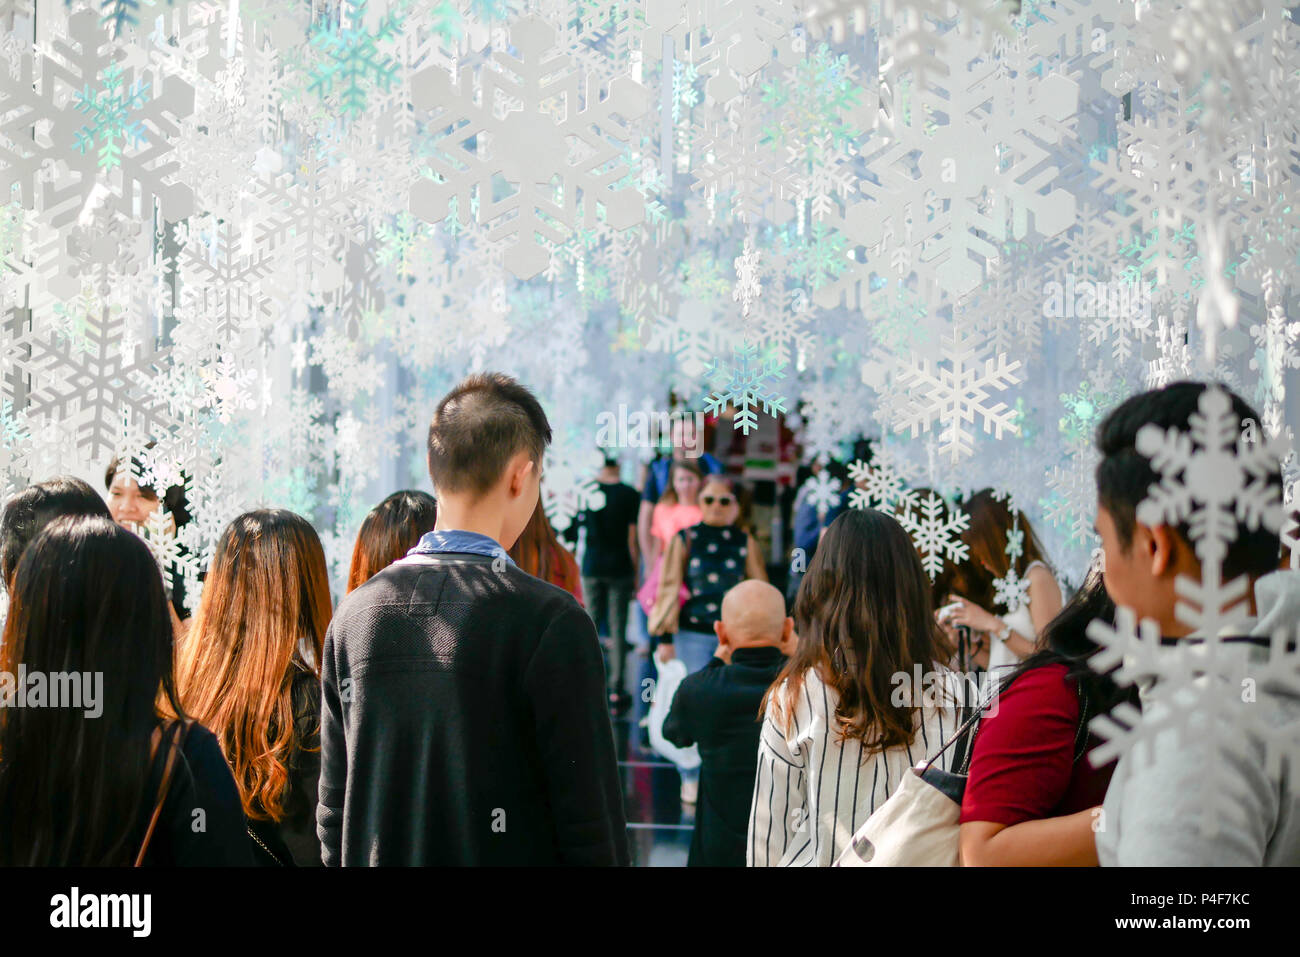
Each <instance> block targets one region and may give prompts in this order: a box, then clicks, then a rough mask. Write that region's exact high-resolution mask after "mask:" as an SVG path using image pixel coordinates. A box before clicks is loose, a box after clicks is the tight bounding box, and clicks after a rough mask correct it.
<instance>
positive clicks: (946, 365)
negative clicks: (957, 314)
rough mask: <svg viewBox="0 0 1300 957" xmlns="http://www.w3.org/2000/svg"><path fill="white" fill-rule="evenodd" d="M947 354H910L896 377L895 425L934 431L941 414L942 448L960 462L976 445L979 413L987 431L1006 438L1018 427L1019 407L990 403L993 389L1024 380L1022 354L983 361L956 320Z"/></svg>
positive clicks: (901, 428) (947, 341)
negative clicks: (934, 359) (1018, 372)
mask: <svg viewBox="0 0 1300 957" xmlns="http://www.w3.org/2000/svg"><path fill="white" fill-rule="evenodd" d="M941 354H942V358H941V359H940V360H939V362H938V363H932V362H931V361H930V359H928V358H925V357H918V356H917V355H916V354H915V353H913V355H912V358H911V360H910V361H909V362H908V364H907V365H906V366H905V367H904V369H903V370H902V372H901V373H900V374H899V376H898V379H897V381H896V383H895V389H896V395H898V396H899V398H900V403H899V406H898V407H897V408H896V410H895V414H894V431H895V432H902V431H904V430H905V429H910V430H911V433H912V436H913V437H915V436H916V435H917V434H918V433H920V432H929V431H930V427H931V426H932V425H933V424H934V422H935V421H936V420H937V421H938V422H939V424H940V425H941V426H942V430H941V431H940V433H939V451H940V452H941V453H945V454H947V455H948V457H949V459H950V461H951V462H952V463H953V464H954V465H955V464H956V463H957V462H959V461H960V460H961V459H962V458H963V457H966V456H969V455H971V454H972V453H973V452H974V450H975V445H974V443H975V436H974V434H973V432H972V431H971V429H972V427H973V426H974V424H975V418H976V416H979V418H980V419H982V420H983V423H984V431H985V432H986V433H988V432H992V433H993V434H994V437H995V438H998V439H1000V438H1002V434H1003V432H1010V433H1011V434H1012V435H1016V434H1018V433H1019V431H1020V430H1019V426H1017V424H1016V413H1015V410H1014V409H1012V408H1009V407H1008V406H1007V404H1006V403H1005V402H998V403H995V404H991V403H990V401H989V400H990V398H991V396H990V392H991V391H992V390H997V391H999V392H1001V391H1003V390H1005V389H1007V388H1008V387H1010V386H1012V385H1015V384H1017V383H1019V382H1020V381H1021V376H1018V375H1016V374H1015V373H1016V370H1017V369H1019V368H1020V360H1018V359H1017V360H1015V361H1014V362H1009V361H1007V357H1006V355H1005V354H1004V353H999V354H997V355H996V356H990V357H986V358H984V360H983V364H982V366H981V364H980V358H979V354H980V349H979V347H978V345H977V343H976V342H975V341H974V340H973V339H971V338H970V337H968V335H967V334H966V332H965V330H963V329H962V328H960V327H957V326H954V327H953V329H952V331H951V333H950V334H949V335H948V336H947V337H946V338H945V340H944V345H943V350H942V353H941Z"/></svg>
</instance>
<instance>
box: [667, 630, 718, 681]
mask: <svg viewBox="0 0 1300 957" xmlns="http://www.w3.org/2000/svg"><path fill="white" fill-rule="evenodd" d="M717 650H718V636H717V635H715V634H714V633H713V632H711V631H686V630H685V629H683V630H682V631H679V632H677V634H676V635H674V636H673V651H675V652H676V653H677V657H678V658H680V659H682V663H683V664H684V665H686V673H687V674H688V675H690V674H694V673H695V672H697V671H700V670H701V669H703V668H704V667H705V666H706V665H708V663H709V659H710V658H712V657H713V655H714V653H715V652H716V651H717Z"/></svg>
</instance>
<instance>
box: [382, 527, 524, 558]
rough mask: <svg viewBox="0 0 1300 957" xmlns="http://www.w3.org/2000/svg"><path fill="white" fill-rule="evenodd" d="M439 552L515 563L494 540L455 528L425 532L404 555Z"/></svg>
mask: <svg viewBox="0 0 1300 957" xmlns="http://www.w3.org/2000/svg"><path fill="white" fill-rule="evenodd" d="M439 552H459V553H461V554H466V553H468V554H470V555H486V556H487V557H488V558H504V559H505V560H506V561H508V562H509V563H510V564H511V565H513V564H514V563H515V562H514V559H512V558H511V557H510V556H509V554H507V553H506V550H505V549H504V548H502V547H501V543H500V542H498V541H497V540H496V539H494V538H490V537H489V536H487V535H482V534H480V533H478V532H465V531H461V530H460V529H455V528H453V529H448V530H446V531H442V532H439V531H433V532H425V533H424V534H423V535H421V536H420V540H419V541H418V542H416V543H415V547H414V548H412V549H411V550H410V551H409V552H407V553H406V554H408V555H435V554H437V553H439Z"/></svg>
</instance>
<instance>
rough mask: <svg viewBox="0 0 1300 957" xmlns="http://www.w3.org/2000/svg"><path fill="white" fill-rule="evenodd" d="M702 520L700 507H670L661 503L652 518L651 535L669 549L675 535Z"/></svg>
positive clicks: (680, 505)
mask: <svg viewBox="0 0 1300 957" xmlns="http://www.w3.org/2000/svg"><path fill="white" fill-rule="evenodd" d="M701 518H702V516H701V514H700V507H699V506H698V505H682V504H680V503H679V504H677V505H669V504H668V503H667V502H660V503H659V504H658V505H656V506H655V510H654V513H653V514H652V515H651V516H650V534H651V535H653V536H654V537H655V538H657V539H659V544H660V545H661V546H662V547H663V548H667V547H668V543H669V542H671V541H672V540H673V536H674V535H676V534H677V533H678V532H680V531H681V530H682V529H683V528H690V527H691V526H692V525H698V524H700V519H701Z"/></svg>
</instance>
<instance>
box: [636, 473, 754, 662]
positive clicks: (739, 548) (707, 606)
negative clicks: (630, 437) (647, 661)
mask: <svg viewBox="0 0 1300 957" xmlns="http://www.w3.org/2000/svg"><path fill="white" fill-rule="evenodd" d="M698 502H699V506H700V515H701V521H700V523H699V524H698V525H693V526H691V527H690V528H686V529H683V530H682V531H681V532H679V533H678V534H677V535H675V536H674V537H673V539H672V541H671V542H669V544H668V550H667V551H666V552H665V554H664V565H663V573H662V575H661V576H660V579H659V590H658V594H657V596H656V598H655V604H654V608H653V610H652V611H651V614H650V629H649V630H650V633H651V634H652V635H657V636H660V638H659V644H658V648H657V650H656V654H657V655H658V657H659V660H660V661H667V660H669V659H670V658H672V657H673V656H674V655H676V656H678V657H680V658H681V659H682V661H683V662H684V663H685V665H686V670H687V671H688V672H694V671H699V670H700V669H701V668H703V667H704V666H705V665H707V664H708V663H709V659H710V658H712V657H713V654H714V652H715V651H717V648H718V639H717V636H716V635H715V634H714V631H713V626H714V624H716V623H717V621H718V620H719V618H720V617H721V615H722V596H723V595H725V594H726V593H727V592H728V591H730V590H731V589H732V588H734V587H735V586H736V585H739V584H740V583H741V582H742V581H745V580H746V579H750V578H757V579H759V580H760V581H767V570H766V568H765V567H764V565H763V552H762V549H761V548H760V547H759V544H758V542H757V541H755V539H754V536H753V535H752V534H750V532H749V531H748V529H746V528H744V527H742V526H741V525H740V524H739V523H738V520H739V518H740V502H739V499H738V497H737V494H736V488H735V486H734V485H733V484H732V481H731V479H729V478H727V477H726V476H722V475H710V476H707V477H706V478H705V479H704V484H703V485H702V486H700V492H699V498H698ZM683 583H685V585H686V588H687V590H688V591H689V592H690V598H688V599H687V600H686V603H685V604H684V605H680V606H679V604H678V600H677V596H678V590H679V587H680V586H681V585H682V584H683Z"/></svg>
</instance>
